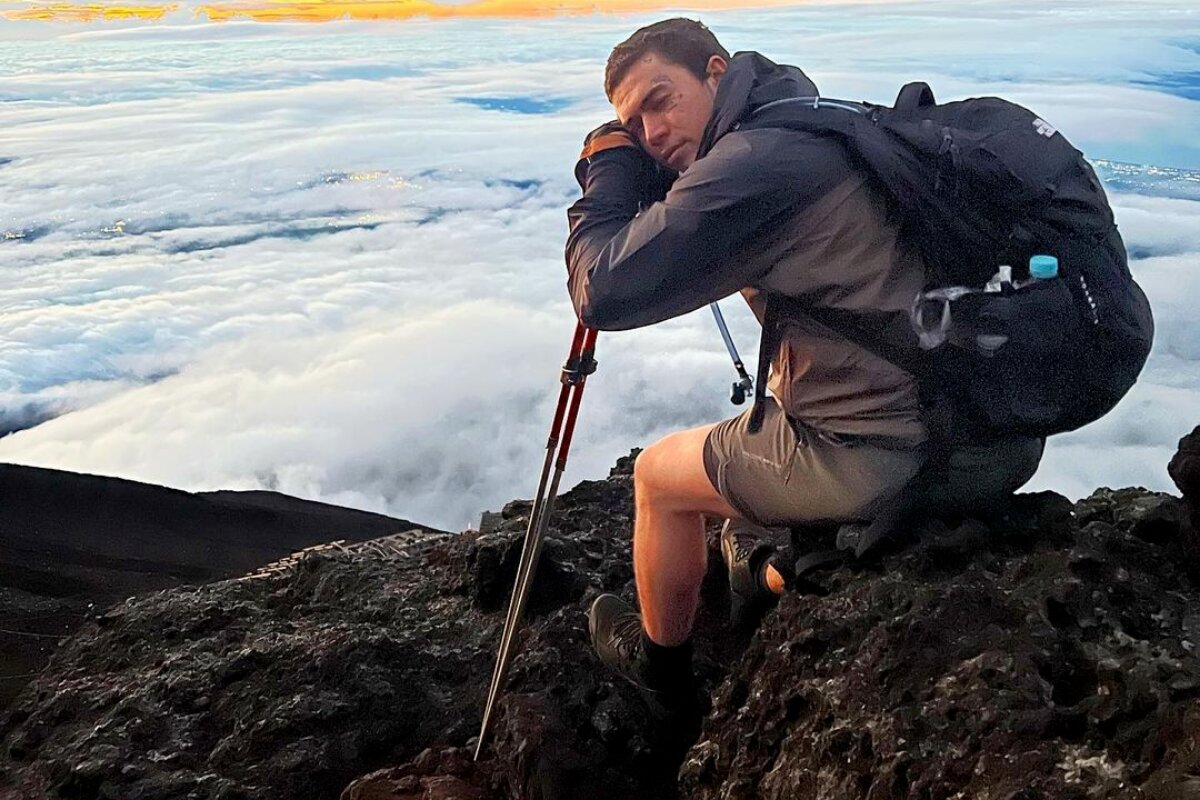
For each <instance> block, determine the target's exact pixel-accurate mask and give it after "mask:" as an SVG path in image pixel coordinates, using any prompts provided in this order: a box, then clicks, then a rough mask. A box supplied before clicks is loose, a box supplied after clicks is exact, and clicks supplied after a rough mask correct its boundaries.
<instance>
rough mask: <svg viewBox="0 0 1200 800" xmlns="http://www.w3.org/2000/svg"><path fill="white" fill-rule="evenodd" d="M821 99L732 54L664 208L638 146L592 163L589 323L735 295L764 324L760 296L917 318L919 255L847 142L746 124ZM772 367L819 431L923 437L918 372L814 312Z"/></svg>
mask: <svg viewBox="0 0 1200 800" xmlns="http://www.w3.org/2000/svg"><path fill="white" fill-rule="evenodd" d="M816 93H817V92H816V87H815V86H814V85H813V84H812V82H811V81H809V80H808V78H807V77H805V75H804V73H803V72H801V71H800V70H799V69H797V68H796V67H790V66H784V65H777V64H774V63H772V62H771V61H769V60H768V59H766V58H764V57H762V56H761V55H759V54H757V53H738V54H736V55H735V56H733V58H732V59H731V60H730V65H729V69H728V70H727V72H726V74H725V76H724V77H723V79H722V81H721V85H720V88H719V89H718V91H717V96H716V99H715V103H714V109H713V115H712V118H711V119H710V120H709V124H708V128H707V130H706V133H705V140H704V143H703V144H702V146H701V150H700V156H701V157H699V158H697V159H696V161H695V163H694V164H693V165H692V166H691V167H689V168H688V169H687V170H685V171H684V172H683V173H681V174H680V175H679V177H678V178H677V179H676V180H675V181H674V183H673V184H672V185H671V186H670V190H669V191H668V192H667V193H666V195H665V197H661V199H658V198H654V197H648V196H647V194H646V192H647V191H648V188H647V187H648V186H650V185H652V184H653V181H649V180H647V174H648V173H647V170H650V171H653V167H652V166H647V164H646V162H648V160H649V157H648V156H646V155H645V154H644V153H642V152H641V151H639V150H635V149H633V148H618V149H612V150H605V151H602V152H600V153H597V154H596V155H595V156H593V157H592V158H591V159H590V160H589V162H588V164H587V168H586V169H584V170H580V171H579V172H578V173H577V174H578V175H579V176H580V178H581V185H582V187H583V190H584V193H583V197H581V198H580V199H579V200H578V201H577V202H576V203H575V204H574V205H572V206H571V208H570V209H569V210H568V212H567V216H568V220H569V223H570V228H571V232H570V235H569V236H568V238H567V246H566V259H567V269H568V272H569V280H568V287H569V290H570V293H571V298H572V300H573V301H574V304H575V308H576V311H577V312H578V314H579V316H580V319H581V320H582V321H583V322H584V324H586V325H589V326H591V327H595V328H600V329H604V330H623V329H627V328H636V327H641V326H643V325H651V324H653V323H656V322H661V321H662V320H665V319H670V318H672V317H675V316H678V315H680V314H684V313H687V312H689V311H693V310H695V309H697V308H700V307H702V306H704V305H706V304H708V303H709V302H711V301H713V300H719V299H721V298H723V297H727V296H729V295H730V294H733V293H734V292H738V291H741V292H742V294H743V295H744V296H745V297H746V299H747V301H748V302H749V303H750V306H751V308H752V309H753V310H754V311H755V314H756V315H758V317H759V319H760V321H761V319H762V303H761V292H763V291H767V292H777V293H781V294H784V295H787V296H789V297H791V298H794V299H797V300H799V301H801V303H802V304H811V305H812V306H813V307H824V308H832V309H840V310H843V311H885V312H895V313H900V312H903V311H906V310H907V309H908V307H909V306H910V305H911V303H912V300H913V298H914V297H915V296H916V295H917V293H918V292H919V291H920V289H921V287H922V285H923V282H924V270H923V267H922V264H921V261H920V258H919V256H918V255H917V254H916V252H915V251H914V250H913V249H912V248H910V247H908V246H906V245H905V243H903V242H901V241H900V238H899V236H898V231H897V229H896V226H895V225H894V224H893V223H892V222H891V221H890V220H889V219H888V214H887V209H886V206H885V203H884V201H883V198H882V196H881V194H880V193H879V192H878V191H877V190H876V189H875V188H874V187H873V186H872V185H871V183H870V182H869V180H868V178H867V177H866V176H865V175H864V174H862V173H860V172H859V171H858V170H857V169H855V168H854V167H853V166H852V164H851V163H850V162H849V160H848V159H847V156H846V153H845V152H844V150H843V149H842V147H841V146H840V145H839V144H837V143H836V142H833V141H830V140H827V139H822V138H818V137H815V136H811V135H809V134H805V133H800V132H796V131H787V130H781V129H755V130H739V123H740V122H741V121H743V120H745V119H746V118H747V116H748V115H749V114H751V113H753V110H754V109H755V108H758V107H759V106H761V105H763V104H765V103H767V102H771V101H773V100H777V99H781V98H785V97H803V96H812V95H815V94H816ZM638 160H641V161H640V163H638ZM649 200H657V202H653V203H650V204H647V201H649ZM640 206H641V207H643V208H644V210H641V211H640V212H639V207H640ZM772 366H773V370H772V372H773V374H772V378H771V381H770V389H771V391H772V393H773V394H774V395H775V396H776V398H777V399H778V400H779V402H780V404H781V405H782V407H783V408H784V410H785V411H786V412H787V413H788V414H789V415H790V416H792V417H794V418H796V419H799V420H801V421H803V422H804V423H806V424H808V425H810V426H813V427H815V428H818V429H820V430H824V431H827V432H830V433H835V434H843V435H850V436H854V435H859V436H871V437H884V438H888V439H891V440H894V441H895V442H896V443H897V445H898V446H915V445H917V444H919V443H921V442H922V441H923V440H924V438H925V432H924V429H923V427H922V425H921V423H920V420H919V410H920V407H919V402H918V398H917V391H916V385H915V383H914V381H913V379H912V378H911V376H910V375H908V374H907V373H905V372H904V371H903V370H901V369H899V368H898V367H896V366H894V365H892V364H890V363H888V362H886V361H884V360H883V359H881V358H879V357H877V356H875V355H874V354H872V353H870V352H868V351H867V350H865V349H864V348H862V347H861V346H859V345H857V344H854V343H852V342H850V341H849V340H847V339H845V338H844V337H843V336H840V335H838V334H837V333H835V332H833V331H832V330H830V329H828V328H826V327H825V326H823V325H820V324H818V323H817V322H816V321H815V320H813V319H811V318H809V317H807V316H805V315H803V314H800V313H791V314H789V316H788V317H787V318H786V319H785V322H784V329H783V335H782V337H781V343H780V346H779V350H778V352H777V353H776V354H775V358H774V361H773V364H772Z"/></svg>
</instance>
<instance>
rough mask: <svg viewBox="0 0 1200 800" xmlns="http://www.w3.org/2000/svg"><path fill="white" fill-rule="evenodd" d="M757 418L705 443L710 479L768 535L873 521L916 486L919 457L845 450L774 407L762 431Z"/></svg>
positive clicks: (745, 417) (742, 420)
mask: <svg viewBox="0 0 1200 800" xmlns="http://www.w3.org/2000/svg"><path fill="white" fill-rule="evenodd" d="M750 414H751V411H746V412H745V413H743V414H741V415H740V416H737V417H734V418H733V419H728V420H725V421H724V422H720V423H718V424H717V425H716V427H714V428H713V429H712V431H710V432H709V434H708V439H707V440H706V441H705V443H704V468H705V470H706V471H707V472H708V479H709V480H710V481H712V485H713V486H714V487H715V488H716V490H717V492H718V493H719V494H720V495H721V497H723V498H724V499H725V501H726V502H727V503H729V505H731V506H733V507H734V508H735V509H737V510H738V512H740V513H741V514H742V516H744V517H745V518H746V519H748V520H750V521H752V522H756V523H758V524H759V525H765V526H768V527H771V526H778V525H798V524H812V523H823V522H851V521H855V520H867V519H873V518H874V517H875V515H876V514H877V513H878V511H879V507H880V505H881V504H882V503H885V502H886V501H888V500H889V499H891V498H892V497H894V496H895V495H896V493H897V492H899V491H900V490H901V489H902V488H904V486H905V485H906V484H907V483H908V482H909V481H911V480H912V479H913V477H914V476H915V475H916V474H917V471H918V470H919V469H920V467H921V463H922V460H923V457H922V455H921V454H920V453H919V452H916V451H913V450H888V449H884V448H881V447H873V446H869V445H862V444H846V443H844V442H840V441H837V440H835V439H833V438H832V437H828V436H824V435H822V434H819V433H817V432H816V431H813V430H811V429H809V428H805V427H804V426H802V425H799V424H793V423H792V422H789V420H788V418H787V415H785V414H784V413H783V411H782V409H780V407H779V404H778V403H777V402H775V401H774V400H770V399H769V400H768V401H767V404H766V414H765V415H764V417H763V426H762V430H760V431H759V432H758V433H750V432H749V430H748V426H749V423H750Z"/></svg>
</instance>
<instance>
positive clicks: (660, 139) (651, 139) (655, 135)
mask: <svg viewBox="0 0 1200 800" xmlns="http://www.w3.org/2000/svg"><path fill="white" fill-rule="evenodd" d="M643 124H644V125H645V126H646V145H647V146H649V147H650V148H651V149H656V148H658V147H661V146H662V145H664V144H665V143H666V141H667V133H668V132H669V129H668V126H667V125H666V123H664V122H662V121H660V120H645V121H644V122H643Z"/></svg>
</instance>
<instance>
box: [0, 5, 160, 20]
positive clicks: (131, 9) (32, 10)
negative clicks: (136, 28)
mask: <svg viewBox="0 0 1200 800" xmlns="http://www.w3.org/2000/svg"><path fill="white" fill-rule="evenodd" d="M177 8H179V6H178V5H177V4H174V3H171V4H168V5H161V6H141V5H139V6H122V5H105V4H103V3H48V4H43V5H32V6H30V7H29V8H23V9H19V10H17V11H5V12H0V16H2V17H4V18H5V19H10V20H22V21H30V20H38V21H43V22H95V21H97V20H117V19H140V20H146V21H151V22H152V21H154V20H158V19H162V17H163V16H164V15H165V14H169V13H171V12H172V11H175V10H176V9H177Z"/></svg>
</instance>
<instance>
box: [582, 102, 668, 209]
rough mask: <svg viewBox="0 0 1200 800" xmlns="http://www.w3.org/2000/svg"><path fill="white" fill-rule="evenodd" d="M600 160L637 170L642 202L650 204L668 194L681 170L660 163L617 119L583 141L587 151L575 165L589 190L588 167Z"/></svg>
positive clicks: (583, 186)
mask: <svg viewBox="0 0 1200 800" xmlns="http://www.w3.org/2000/svg"><path fill="white" fill-rule="evenodd" d="M600 160H606V161H611V162H618V161H619V162H621V163H622V164H624V165H627V166H626V167H625V168H626V169H628V170H630V171H631V172H633V173H634V174H633V175H632V176H631V177H632V178H633V179H634V182H635V183H636V185H637V188H638V194H639V197H638V201H639V205H648V204H650V203H654V202H656V201H658V200H662V199H663V197H665V196H666V194H667V190H668V189H670V188H671V184H672V183H674V182H675V178H677V177H678V173H677V172H675V171H674V170H672V169H671V168H669V167H666V166H664V165H662V164H659V163H658V162H657V161H655V160H654V158H653V157H651V156H650V154H649V153H647V152H646V150H645V149H644V148H643V147H642V145H641V144H640V143H639V142H638V140H637V137H635V136H634V135H633V134H631V133H630V132H629V131H628V130H627V129H626V128H625V127H624V126H622V125H621V123H620V122H618V121H617V120H611V121H609V122H606V123H604V124H603V125H601V126H600V127H598V128H596V129H595V130H593V131H592V132H591V133H589V134H588V135H587V136H586V137H585V138H584V140H583V150H582V152H580V154H579V161H578V162H576V164H575V180H576V181H578V182H579V187H580V188H581V189H583V190H584V191H586V190H587V184H588V180H587V178H588V167H589V166H590V165H591V164H593V163H596V162H597V161H600Z"/></svg>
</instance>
